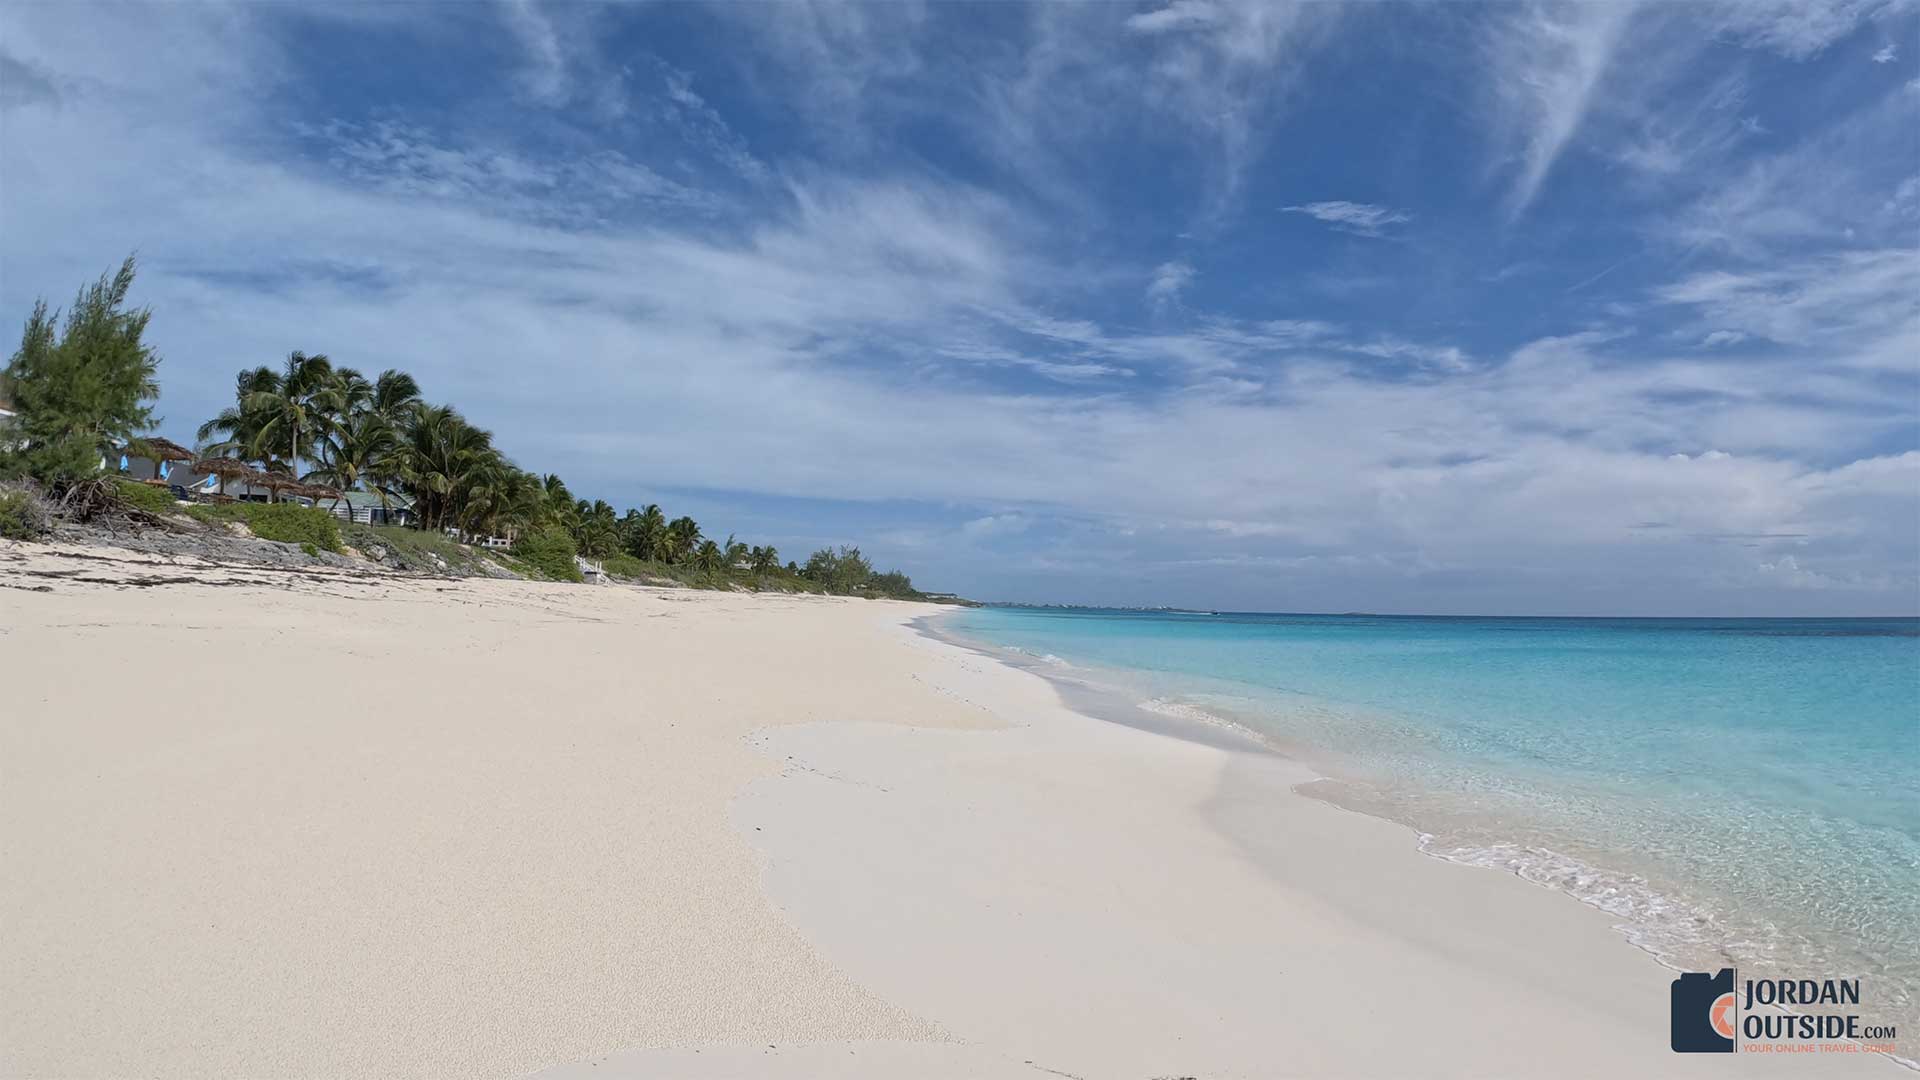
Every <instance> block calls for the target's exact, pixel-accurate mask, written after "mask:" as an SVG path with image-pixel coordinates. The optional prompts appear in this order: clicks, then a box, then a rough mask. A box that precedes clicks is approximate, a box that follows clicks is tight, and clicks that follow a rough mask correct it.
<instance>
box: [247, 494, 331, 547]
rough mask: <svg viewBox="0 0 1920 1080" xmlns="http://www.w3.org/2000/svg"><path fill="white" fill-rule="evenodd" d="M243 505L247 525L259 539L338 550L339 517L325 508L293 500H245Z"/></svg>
mask: <svg viewBox="0 0 1920 1080" xmlns="http://www.w3.org/2000/svg"><path fill="white" fill-rule="evenodd" d="M246 507H247V511H246V521H247V527H248V528H250V529H252V530H253V535H255V536H257V537H259V538H260V539H262V540H278V541H279V542H281V543H283V544H312V545H313V546H314V547H317V548H319V549H320V550H322V551H339V550H340V519H339V518H337V517H334V516H333V515H332V514H329V513H327V512H326V511H325V510H315V509H313V508H312V507H308V506H300V505H297V504H295V503H264V504H263V503H248V504H246Z"/></svg>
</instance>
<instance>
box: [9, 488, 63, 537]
mask: <svg viewBox="0 0 1920 1080" xmlns="http://www.w3.org/2000/svg"><path fill="white" fill-rule="evenodd" d="M52 528H53V514H52V513H51V512H50V511H49V510H48V509H47V504H46V502H45V500H43V499H41V498H40V493H39V492H38V491H35V490H34V489H33V488H31V487H29V486H27V485H26V484H0V540H38V539H40V538H41V537H42V536H45V535H46V534H47V532H48V531H49V530H51V529H52Z"/></svg>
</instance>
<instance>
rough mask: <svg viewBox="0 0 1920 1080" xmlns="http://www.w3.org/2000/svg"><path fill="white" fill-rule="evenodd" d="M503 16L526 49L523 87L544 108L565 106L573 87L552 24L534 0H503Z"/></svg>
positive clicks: (522, 75)
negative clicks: (545, 106) (569, 83)
mask: <svg viewBox="0 0 1920 1080" xmlns="http://www.w3.org/2000/svg"><path fill="white" fill-rule="evenodd" d="M500 13H501V16H502V18H503V19H504V20H505V21H506V25H507V28H508V29H510V30H512V31H513V36H514V37H515V38H516V39H518V40H519V42H520V44H521V46H522V47H523V48H524V49H525V50H526V57H527V62H526V67H525V68H524V69H523V71H522V73H521V85H522V86H523V87H524V88H525V90H526V92H527V95H528V96H529V97H531V98H533V100H535V101H537V102H539V103H540V104H542V105H561V104H564V103H565V102H566V100H567V98H568V97H569V96H570V93H571V88H570V87H569V85H568V78H567V59H566V55H565V53H564V52H562V50H561V47H560V35H559V34H557V33H556V32H555V31H554V28H553V23H552V22H551V21H549V20H548V19H547V17H546V16H545V15H544V14H542V13H541V11H540V8H539V6H538V4H537V3H536V2H535V0H502V3H501V5H500Z"/></svg>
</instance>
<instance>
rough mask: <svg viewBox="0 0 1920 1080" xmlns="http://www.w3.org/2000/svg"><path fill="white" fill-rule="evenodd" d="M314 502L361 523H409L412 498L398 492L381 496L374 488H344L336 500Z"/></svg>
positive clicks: (335, 514)
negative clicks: (371, 489)
mask: <svg viewBox="0 0 1920 1080" xmlns="http://www.w3.org/2000/svg"><path fill="white" fill-rule="evenodd" d="M317 505H318V506H319V507H320V508H321V509H322V510H327V511H330V512H331V513H332V514H333V516H335V517H337V518H339V519H341V520H342V521H353V522H358V523H359V524H361V525H411V524H413V500H411V499H408V498H407V497H406V496H405V495H401V494H399V493H398V492H391V491H390V492H387V493H386V497H385V498H384V500H383V499H382V497H381V494H380V492H377V491H344V492H341V493H340V497H339V498H338V499H337V500H330V499H321V500H319V501H318V504H317Z"/></svg>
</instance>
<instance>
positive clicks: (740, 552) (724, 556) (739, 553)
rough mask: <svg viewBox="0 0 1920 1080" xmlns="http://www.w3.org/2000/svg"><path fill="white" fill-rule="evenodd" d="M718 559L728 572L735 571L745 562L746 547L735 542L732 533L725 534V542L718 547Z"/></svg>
mask: <svg viewBox="0 0 1920 1080" xmlns="http://www.w3.org/2000/svg"><path fill="white" fill-rule="evenodd" d="M720 558H721V560H722V561H723V562H724V563H725V565H726V568H727V569H729V570H733V569H737V568H738V567H739V566H740V564H741V563H742V562H744V561H746V558H747V545H745V544H743V543H741V542H739V541H738V540H735V539H734V538H733V534H732V533H728V534H727V542H726V543H725V544H722V545H721V546H720Z"/></svg>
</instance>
